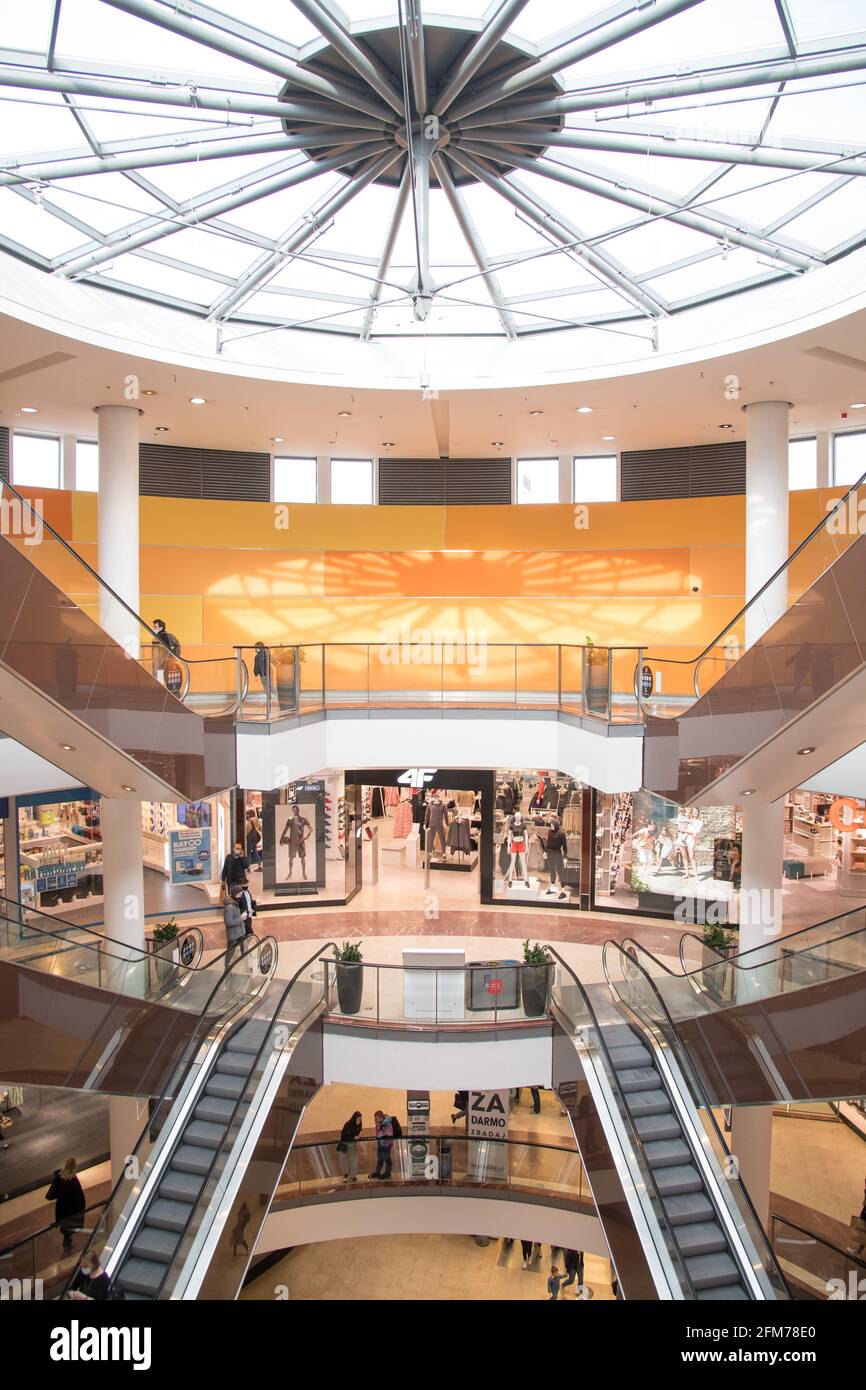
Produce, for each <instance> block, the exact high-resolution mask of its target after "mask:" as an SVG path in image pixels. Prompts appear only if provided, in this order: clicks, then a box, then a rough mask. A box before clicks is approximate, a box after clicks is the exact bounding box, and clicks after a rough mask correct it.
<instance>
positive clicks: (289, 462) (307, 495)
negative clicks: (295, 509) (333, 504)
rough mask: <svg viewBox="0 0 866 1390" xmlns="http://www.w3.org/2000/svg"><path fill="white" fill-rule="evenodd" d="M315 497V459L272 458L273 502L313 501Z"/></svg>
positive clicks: (316, 489) (316, 491) (316, 493)
mask: <svg viewBox="0 0 866 1390" xmlns="http://www.w3.org/2000/svg"><path fill="white" fill-rule="evenodd" d="M317 498H318V488H317V485H316V460H315V459H295V458H275V459H274V501H275V502H315V501H316V500H317Z"/></svg>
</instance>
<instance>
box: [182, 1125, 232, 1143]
mask: <svg viewBox="0 0 866 1390" xmlns="http://www.w3.org/2000/svg"><path fill="white" fill-rule="evenodd" d="M225 1133H226V1131H225V1125H215V1124H211V1123H210V1122H209V1121H208V1120H199V1119H195V1120H192V1121H191V1122H190V1123H189V1124H188V1125H187V1127H186V1129H185V1130H184V1132H183V1142H184V1143H185V1144H195V1145H197V1146H198V1148H200V1149H218V1148H219V1146H220V1144H221V1143H222V1142H223V1139H224V1138H225Z"/></svg>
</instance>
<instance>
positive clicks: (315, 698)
mask: <svg viewBox="0 0 866 1390" xmlns="http://www.w3.org/2000/svg"><path fill="white" fill-rule="evenodd" d="M279 650H280V651H281V652H282V653H283V657H282V658H281V662H280V665H281V666H282V668H283V670H284V684H283V686H282V690H283V692H284V694H285V695H288V690H289V687H288V678H289V670H288V666H289V665H290V659H289V656H288V653H289V652H290V651H294V652H295V653H296V655H295V661H296V662H297V668H298V669H297V675H296V676H295V685H296V689H297V705H296V708H295V709H294V710H292V711H289V710H285V712H286V713H296V714H310V713H313V712H314V711H316V710H320V709H322V708H323V707H324V699H325V648H324V646H323V645H322V643H321V642H311V643H308V644H305V645H304V646H301V647H295V648H289V647H283V648H280V649H279ZM274 660H275V663H276V656H275V658H274ZM278 675H279V670H278V668H277V666H276V664H275V673H274V678H275V680H276V679H277V678H278ZM279 692H280V687H279V685H278V687H277V693H278V697H279V699H278V703H279V705H280V711H281V712H284V704H283V696H281V695H280V694H279Z"/></svg>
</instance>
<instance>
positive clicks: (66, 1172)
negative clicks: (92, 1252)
mask: <svg viewBox="0 0 866 1390" xmlns="http://www.w3.org/2000/svg"><path fill="white" fill-rule="evenodd" d="M45 1200H46V1201H47V1202H53V1203H54V1220H55V1222H56V1224H57V1225H58V1226H59V1227H60V1229H61V1231H62V1232H63V1249H64V1250H71V1249H72V1232H73V1231H80V1230H81V1222H82V1219H83V1217H84V1208H85V1207H86V1205H87V1203H86V1202H85V1200H84V1188H83V1187H82V1186H81V1183H80V1182H79V1180H78V1164H77V1162H76V1160H75V1159H74V1158H67V1160H66V1162H65V1163H64V1165H63V1167H62V1168H56V1169H55V1170H54V1177H53V1179H52V1182H51V1186H50V1187H49V1189H48V1191H47V1192H46V1194H45Z"/></svg>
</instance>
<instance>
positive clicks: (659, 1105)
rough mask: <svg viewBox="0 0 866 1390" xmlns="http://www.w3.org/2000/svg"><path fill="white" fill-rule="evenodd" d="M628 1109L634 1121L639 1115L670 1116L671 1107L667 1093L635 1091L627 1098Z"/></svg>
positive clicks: (661, 1091) (659, 1090)
mask: <svg viewBox="0 0 866 1390" xmlns="http://www.w3.org/2000/svg"><path fill="white" fill-rule="evenodd" d="M628 1108H629V1110H630V1111H631V1113H632V1115H633V1116H634V1117H635V1119H637V1118H638V1116H639V1115H672V1114H673V1107H672V1105H671V1103H670V1099H669V1098H668V1094H667V1091H663V1090H662V1089H661V1087H659V1089H658V1090H656V1091H635V1092H634V1093H633V1094H632V1095H630V1096H629V1098H628Z"/></svg>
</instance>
